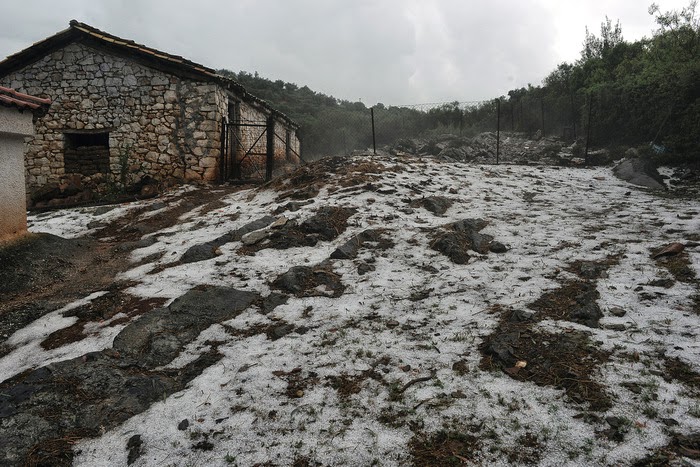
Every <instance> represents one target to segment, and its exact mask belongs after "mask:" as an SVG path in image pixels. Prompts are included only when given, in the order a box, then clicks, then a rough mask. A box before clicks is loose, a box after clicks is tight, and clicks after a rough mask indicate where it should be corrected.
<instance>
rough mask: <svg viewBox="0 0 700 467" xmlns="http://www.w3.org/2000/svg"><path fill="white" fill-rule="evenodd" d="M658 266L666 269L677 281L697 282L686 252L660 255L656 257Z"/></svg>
mask: <svg viewBox="0 0 700 467" xmlns="http://www.w3.org/2000/svg"><path fill="white" fill-rule="evenodd" d="M656 265H657V266H658V267H659V268H662V269H666V270H667V271H668V272H670V273H671V275H672V276H673V277H674V278H675V279H676V280H677V281H678V282H685V283H686V284H697V283H698V279H697V277H696V275H695V271H694V270H693V267H692V265H691V263H690V258H689V257H688V253H687V252H685V251H684V252H682V253H680V254H677V255H673V256H662V257H659V258H657V259H656Z"/></svg>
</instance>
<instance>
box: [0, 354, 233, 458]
mask: <svg viewBox="0 0 700 467" xmlns="http://www.w3.org/2000/svg"><path fill="white" fill-rule="evenodd" d="M219 358H220V355H218V354H217V353H215V352H214V353H211V354H206V355H203V356H201V357H199V358H198V359H197V360H196V361H195V362H192V363H190V364H188V365H187V366H186V367H185V368H182V369H180V370H173V371H158V372H154V371H151V370H148V369H145V368H143V366H142V365H140V364H139V362H138V361H136V360H133V359H130V358H128V357H124V356H121V355H119V354H118V353H116V352H114V351H112V350H106V351H102V352H93V353H90V354H87V355H85V356H82V357H78V358H75V359H72V360H66V361H62V362H58V363H54V364H51V365H48V366H46V367H42V368H39V369H37V370H34V371H31V372H27V373H24V374H22V375H19V376H17V377H15V378H12V379H11V380H8V381H5V382H3V383H2V384H0V407H1V408H2V411H1V413H0V417H2V419H3V423H2V425H0V452H2V456H3V457H2V463H3V465H8V466H10V465H13V466H14V465H70V464H71V460H72V456H73V453H72V447H73V444H75V442H77V441H78V440H79V439H81V438H83V437H92V436H97V435H98V434H100V433H101V432H102V430H109V429H112V428H114V427H116V426H118V425H119V424H121V423H123V422H124V421H126V420H127V419H129V418H130V417H132V416H133V415H135V414H137V413H140V412H142V411H144V410H146V409H147V408H148V407H150V405H151V404H152V403H154V402H156V401H159V400H162V399H163V398H164V397H167V396H169V395H170V394H173V393H175V392H177V391H180V390H182V389H183V388H184V387H185V386H186V384H187V383H188V382H189V381H191V380H192V379H194V378H195V377H196V376H198V375H199V374H201V373H202V371H203V370H204V369H205V368H207V367H209V366H211V365H213V364H214V363H215V362H216V361H218V360H219Z"/></svg>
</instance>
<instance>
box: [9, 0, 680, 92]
mask: <svg viewBox="0 0 700 467" xmlns="http://www.w3.org/2000/svg"><path fill="white" fill-rule="evenodd" d="M669 1H676V0H669ZM630 3H632V2H624V1H622V0H615V1H609V2H604V1H597V0H596V1H590V2H586V3H585V6H584V7H580V8H584V9H585V13H586V14H587V16H585V17H586V18H590V17H593V16H596V13H598V15H597V16H598V19H597V20H595V21H593V22H591V23H586V24H589V26H590V28H591V30H592V31H597V29H598V25H599V23H600V21H602V19H603V18H604V17H605V14H606V13H607V14H608V16H610V17H611V18H613V19H614V18H616V17H620V18H622V24H623V32H624V31H626V27H625V24H626V23H625V18H630V20H631V22H632V23H633V25H632V29H633V31H635V33H634V35H639V32H638V31H637V29H639V30H641V27H642V26H639V25H641V24H644V26H643V27H648V26H647V24H648V15H647V13H646V6H644V5H639V4H637V5H630ZM635 3H636V2H635ZM603 5H609V6H606V7H604V6H603ZM567 6H568V4H567ZM606 8H607V10H606ZM3 10H4V13H5V14H3V15H2V17H0V56H5V55H9V54H11V53H14V52H17V51H19V50H21V49H22V48H24V47H26V46H28V45H30V44H31V43H33V42H36V41H38V40H40V39H43V38H44V37H47V36H49V35H51V34H54V33H56V32H58V31H60V30H62V29H65V28H66V27H67V26H68V21H69V20H70V19H71V18H75V19H78V20H80V21H84V22H86V23H88V24H91V25H92V26H95V27H97V28H100V29H103V30H105V31H108V32H111V33H113V34H116V35H118V36H122V37H125V38H129V39H133V40H136V41H137V42H141V43H145V44H147V45H149V46H152V47H155V48H158V49H161V50H164V51H166V52H170V53H174V54H178V55H182V56H185V57H187V58H189V59H191V60H194V61H197V62H200V63H203V64H205V65H207V66H211V67H214V68H228V69H231V70H234V71H239V70H246V71H249V72H254V71H258V72H259V73H260V74H261V75H262V76H265V77H268V78H271V79H282V80H285V81H291V82H295V83H297V84H299V85H308V86H309V87H311V88H312V89H314V90H316V91H321V92H324V93H326V94H332V95H334V96H336V97H340V98H344V99H349V100H357V99H362V100H363V102H365V103H367V104H369V105H371V104H374V103H375V102H383V103H385V104H407V103H420V102H439V101H450V100H481V99H486V98H491V97H494V96H497V95H501V94H505V93H506V92H507V91H508V90H509V89H512V88H513V87H520V86H525V85H527V83H533V84H539V83H540V82H541V80H542V79H543V78H544V76H546V74H547V73H548V72H549V71H551V70H552V69H553V67H554V66H555V65H556V64H557V63H558V62H560V61H562V60H564V59H567V60H572V59H575V58H576V57H575V56H573V57H572V56H566V57H562V49H563V47H562V41H563V40H564V39H565V37H564V35H565V34H569V35H575V37H578V39H577V40H578V44H580V43H581V42H582V41H583V31H584V27H583V26H584V25H583V24H581V23H580V21H581V18H578V16H582V15H572V14H570V13H569V14H568V15H567V14H566V13H567V12H566V10H565V9H564V7H563V6H562V5H561V3H559V2H553V1H550V0H528V1H520V2H515V1H512V0H491V1H489V2H488V3H487V2H477V1H464V0H432V1H431V0H354V1H345V0H295V1H291V0H287V1H283V0H255V1H253V0H236V1H234V2H225V1H223V0H198V1H197V2H191V1H188V2H184V1H180V0H170V1H164V0H151V1H148V2H143V1H138V0H116V1H109V2H96V1H94V0H62V1H61V2H56V1H50V0H28V1H25V2H22V3H18V4H16V5H13V4H7V5H3ZM28 10H29V14H28V13H27V12H28ZM608 10H610V12H608ZM582 11H584V10H582ZM615 15H618V16H615ZM562 21H565V22H566V24H562ZM644 21H646V23H644ZM569 23H570V27H568V28H567V25H568V24H569ZM635 28H637V29H635ZM647 32H648V31H647ZM626 37H628V38H629V36H628V35H627V34H626ZM570 39H571V37H569V38H568V40H569V41H570ZM568 47H569V49H570V48H571V47H570V46H568Z"/></svg>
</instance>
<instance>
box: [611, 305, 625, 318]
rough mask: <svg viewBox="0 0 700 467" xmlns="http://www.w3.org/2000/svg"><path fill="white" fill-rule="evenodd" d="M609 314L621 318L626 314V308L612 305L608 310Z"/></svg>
mask: <svg viewBox="0 0 700 467" xmlns="http://www.w3.org/2000/svg"><path fill="white" fill-rule="evenodd" d="M608 311H609V312H610V314H611V315H613V316H617V317H618V318H621V317H623V316H625V315H626V314H627V310H623V309H622V308H620V307H617V306H614V307H612V308H610V309H609V310H608Z"/></svg>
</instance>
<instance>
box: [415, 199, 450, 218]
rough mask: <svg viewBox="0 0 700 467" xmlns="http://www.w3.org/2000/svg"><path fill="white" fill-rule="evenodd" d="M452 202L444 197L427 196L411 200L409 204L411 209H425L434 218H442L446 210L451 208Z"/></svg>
mask: <svg viewBox="0 0 700 467" xmlns="http://www.w3.org/2000/svg"><path fill="white" fill-rule="evenodd" d="M452 204H453V201H452V200H451V199H449V198H445V197H444V196H428V197H426V198H421V199H417V200H413V201H411V203H410V206H411V207H412V208H419V207H422V208H425V209H426V210H428V211H430V212H432V213H433V214H435V215H436V216H442V215H443V214H445V212H447V210H448V209H449V208H450V207H452Z"/></svg>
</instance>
